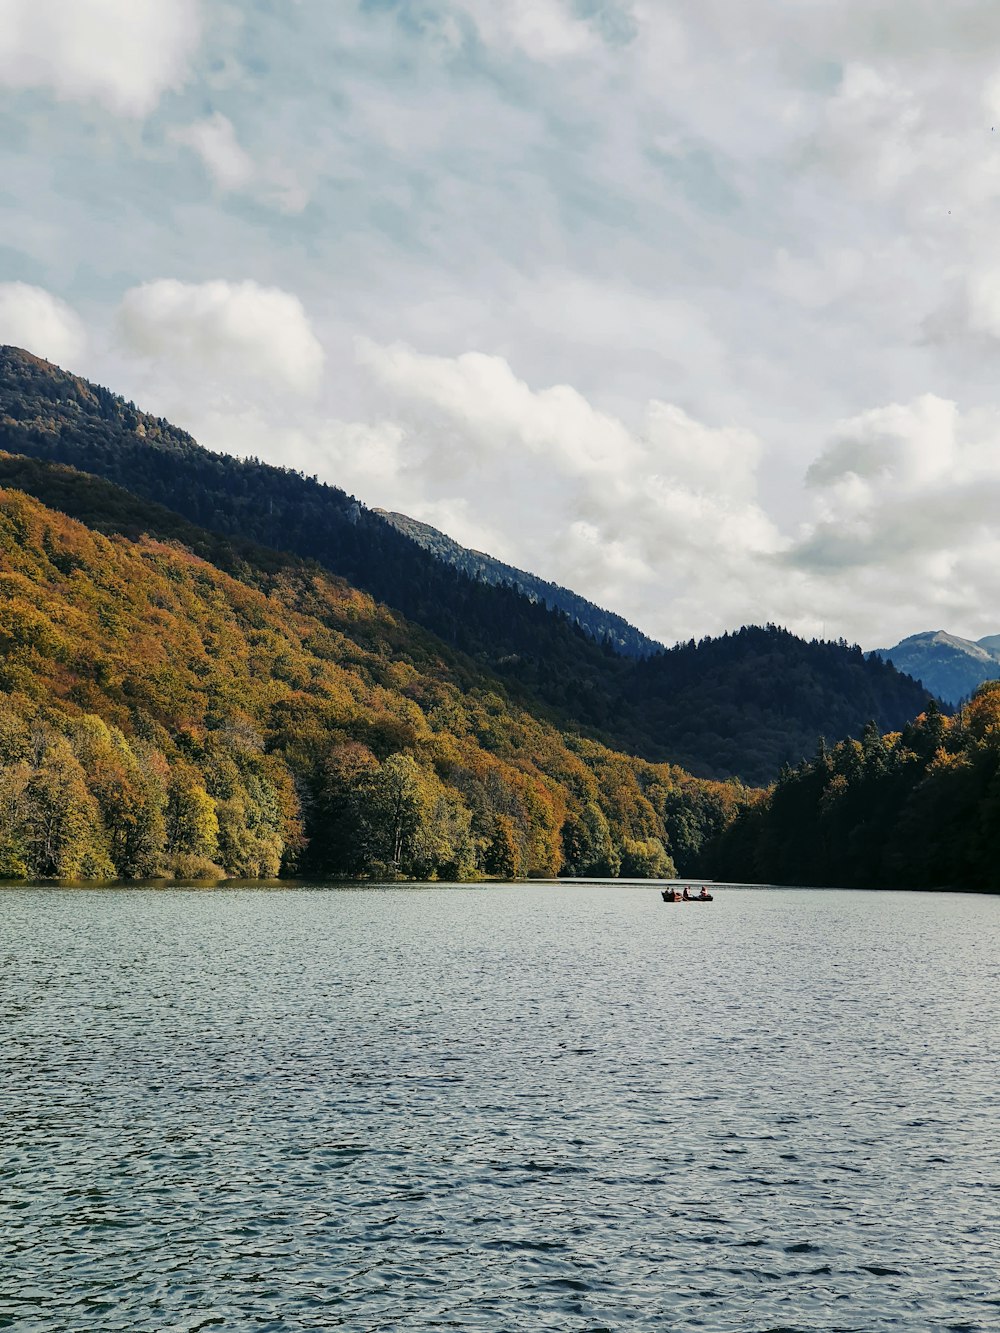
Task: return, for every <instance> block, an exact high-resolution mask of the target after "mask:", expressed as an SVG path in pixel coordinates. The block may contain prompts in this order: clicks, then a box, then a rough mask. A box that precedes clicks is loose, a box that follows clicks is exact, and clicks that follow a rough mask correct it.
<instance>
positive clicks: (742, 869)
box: [709, 681, 1000, 893]
mask: <svg viewBox="0 0 1000 1333" xmlns="http://www.w3.org/2000/svg"><path fill="white" fill-rule="evenodd" d="M709 855H710V857H711V861H712V865H713V868H714V871H715V873H716V874H717V875H720V876H723V877H725V876H727V875H733V876H737V877H739V878H740V879H750V880H763V881H768V882H772V883H778V884H804V885H827V886H833V885H845V886H848V887H857V888H941V887H949V888H956V889H966V890H970V889H971V890H978V891H989V892H993V893H997V892H1000V681H989V682H987V683H986V684H984V685H982V686H980V688H979V689H978V690H977V692H976V693H975V695H974V696H973V698H972V700H971V702H970V703H969V704H968V705H967V706H966V707H964V708H963V709H962V710H961V712H960V713H958V714H957V715H956V716H954V717H946V716H944V715H943V714H942V713H941V712H940V710H939V709H937V708H936V707H934V706H933V705H932V706H931V707H930V708H928V710H927V712H926V713H924V714H921V716H920V717H919V718H917V719H915V720H914V721H913V722H912V723H911V724H910V725H908V726H906V727H904V728H903V730H902V731H901V732H893V733H890V734H888V735H881V734H880V733H879V731H878V729H877V728H876V727H875V726H868V727H866V728H865V730H864V732H863V734H862V736H861V738H860V739H859V740H845V741H841V742H840V743H839V744H838V745H835V746H834V747H833V748H832V749H830V750H827V748H826V747H825V746H820V747H819V749H818V751H817V753H816V755H815V757H814V758H813V759H812V760H811V761H810V762H808V763H803V764H801V765H799V766H798V767H797V768H795V769H788V770H786V771H785V772H784V773H782V775H781V777H780V779H779V781H778V782H777V784H776V785H775V787H774V789H773V790H772V791H770V792H760V793H757V794H756V795H755V796H754V797H753V798H752V800H751V801H750V803H749V804H748V805H747V807H746V808H745V809H744V810H742V811H741V812H740V814H739V815H738V817H737V818H736V820H735V821H734V823H733V824H732V825H731V826H729V827H728V828H727V829H726V830H725V831H724V832H723V833H722V835H721V836H720V838H719V839H718V840H717V842H716V844H715V846H713V847H712V848H711V850H710V853H709Z"/></svg>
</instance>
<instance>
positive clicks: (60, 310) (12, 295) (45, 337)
mask: <svg viewBox="0 0 1000 1333" xmlns="http://www.w3.org/2000/svg"><path fill="white" fill-rule="evenodd" d="M86 341H87V339H86V333H85V330H84V326H83V323H82V321H81V320H80V318H79V316H78V315H77V314H76V312H75V311H73V310H71V309H70V307H69V306H68V305H66V304H65V302H63V301H60V300H59V299H58V298H57V297H55V296H52V295H51V293H49V292H47V291H44V290H43V289H42V288H41V287H30V286H29V285H28V284H27V283H24V282H5V283H0V343H11V344H13V345H14V346H15V347H23V348H25V349H26V350H27V351H29V352H34V353H35V355H36V356H41V357H44V358H45V359H46V360H47V361H54V362H56V363H57V364H58V365H62V366H67V367H69V368H70V369H72V367H73V365H74V363H75V362H77V361H78V360H79V358H80V357H81V355H82V354H83V349H84V346H85V345H86Z"/></svg>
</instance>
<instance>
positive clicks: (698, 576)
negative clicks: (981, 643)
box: [0, 0, 1000, 647]
mask: <svg viewBox="0 0 1000 1333" xmlns="http://www.w3.org/2000/svg"><path fill="white" fill-rule="evenodd" d="M0 341H4V342H13V343H16V344H18V345H21V346H25V347H28V348H29V349H31V350H32V351H34V352H37V353H39V354H40V355H43V356H46V357H48V358H49V359H51V360H54V361H56V362H58V363H59V364H61V365H63V366H65V367H66V368H67V369H72V370H75V371H77V372H79V373H82V374H85V375H87V376H89V377H90V378H93V379H96V380H98V381H100V382H102V383H105V384H108V385H109V386H110V387H112V388H114V389H115V390H117V391H118V392H121V393H123V394H125V396H126V397H129V398H134V399H135V400H136V401H137V402H138V403H139V404H140V405H141V406H143V407H145V408H147V409H148V410H151V411H153V412H156V413H159V414H162V415H165V416H167V417H169V418H170V419H171V420H173V421H175V422H176V423H177V424H179V425H181V426H184V427H186V428H187V429H189V430H190V431H192V433H193V434H195V435H196V437H197V438H198V439H199V440H200V441H201V442H202V443H203V444H205V445H207V446H209V447H211V448H215V449H224V450H227V451H229V452H233V453H246V454H255V455H257V456H259V457H262V458H266V459H268V460H271V461H274V462H279V463H285V464H287V465H289V466H292V467H296V468H302V469H303V470H305V471H307V472H309V473H314V472H315V473H317V474H318V475H319V476H320V477H321V478H323V479H325V480H329V481H332V482H335V483H337V484H338V485H340V486H343V487H345V488H346V489H347V490H349V491H352V492H353V493H354V494H356V495H357V496H358V497H359V499H361V500H362V501H363V502H364V503H366V504H368V505H372V506H375V505H381V506H385V507H388V508H393V509H400V510H403V511H405V512H407V513H409V514H412V515H414V516H416V517H418V518H423V519H425V520H427V521H429V522H431V523H434V524H435V525H436V526H438V527H440V528H443V529H444V530H445V531H447V532H448V533H450V534H451V535H452V536H454V537H456V538H457V539H458V540H460V541H462V542H464V543H466V544H468V545H471V546H476V547H478V548H480V549H484V550H487V551H489V552H491V553H492V554H494V555H496V556H498V557H500V558H502V559H504V560H508V561H510V562H511V563H514V564H517V565H521V566H523V567H526V568H528V569H531V570H533V571H535V572H536V573H538V574H540V575H542V576H543V577H545V578H550V579H554V580H556V581H558V582H560V583H564V584H566V585H568V586H570V587H572V588H574V589H576V590H577V591H579V592H581V593H583V594H585V595H586V596H588V597H591V598H592V599H594V600H595V601H597V602H599V603H601V604H603V605H605V606H608V607H611V608H612V609H614V610H617V611H619V612H621V613H622V614H624V615H626V616H627V617H628V618H629V619H631V620H632V621H633V622H634V623H636V624H637V625H639V626H640V627H641V628H642V629H644V630H645V631H646V632H647V633H650V634H652V635H654V636H656V637H658V638H661V639H663V640H665V641H667V642H673V641H674V640H676V639H678V638H687V637H689V636H692V635H694V636H699V635H702V634H706V633H717V632H721V631H722V630H725V629H730V628H734V627H736V626H738V625H739V624H741V623H749V622H763V621H776V622H778V623H780V624H784V625H788V626H789V627H791V628H793V629H795V630H797V631H799V632H801V633H805V634H807V635H812V634H823V635H825V636H826V637H831V638H835V637H839V636H844V637H846V638H848V639H850V640H852V641H854V640H856V641H858V642H860V643H861V644H862V645H864V646H865V647H874V646H879V645H884V644H891V643H894V642H895V641H896V640H897V639H899V638H901V637H902V636H904V635H906V634H910V633H914V632H916V631H918V630H923V629H942V628H943V629H948V630H950V631H951V632H953V633H957V634H961V635H965V636H969V637H976V638H978V637H979V636H981V635H984V634H988V633H989V634H993V633H997V632H1000V376H998V374H997V365H998V354H1000V5H998V4H997V3H996V0H949V3H947V4H942V3H941V0H766V2H765V0H73V3H72V4H68V3H67V0H0Z"/></svg>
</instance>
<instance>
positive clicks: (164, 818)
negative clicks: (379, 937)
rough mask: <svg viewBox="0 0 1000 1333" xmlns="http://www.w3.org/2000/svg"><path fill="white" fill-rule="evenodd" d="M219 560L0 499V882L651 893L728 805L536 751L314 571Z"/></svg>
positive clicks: (10, 492) (92, 491)
mask: <svg viewBox="0 0 1000 1333" xmlns="http://www.w3.org/2000/svg"><path fill="white" fill-rule="evenodd" d="M3 461H4V462H5V464H6V465H7V470H8V472H9V471H10V469H11V467H12V466H13V464H14V463H16V462H18V461H20V462H21V463H22V465H23V464H24V460H10V459H6V460H3ZM27 466H28V467H29V468H30V469H34V471H35V472H36V473H38V474H44V473H46V472H50V473H53V474H54V475H55V481H54V486H55V488H56V489H59V490H60V491H61V494H62V497H63V499H64V500H69V499H70V498H71V494H72V492H73V490H74V487H75V486H79V488H80V491H81V492H88V493H89V497H90V498H89V499H88V501H87V504H89V505H90V506H91V507H95V508H96V507H98V506H99V503H100V502H102V496H101V495H100V494H97V493H103V503H104V504H105V507H107V508H111V507H113V505H114V504H117V507H118V510H119V519H120V523H121V525H122V526H126V525H128V524H132V525H133V526H135V527H138V526H140V525H141V523H142V521H143V519H145V518H149V517H155V513H154V512H153V510H152V509H151V508H150V507H148V506H147V507H143V506H142V505H138V506H137V510H138V512H137V513H135V514H132V515H131V516H130V515H129V512H128V511H129V504H130V500H131V497H129V496H128V495H126V494H125V493H123V492H116V491H115V488H113V487H111V486H110V485H108V483H105V482H102V481H99V480H96V479H94V478H89V477H74V475H73V474H72V473H71V472H69V471H68V470H67V469H65V468H56V467H53V466H52V465H48V464H39V463H37V462H35V461H30V460H29V461H28V463H27ZM8 483H9V477H8ZM184 535H185V536H187V537H188V538H189V539H191V538H193V539H194V540H193V541H192V544H193V545H199V544H200V545H201V546H203V547H206V548H209V547H211V545H212V543H213V542H214V541H215V540H216V539H215V538H214V537H212V536H211V534H203V535H202V536H201V537H200V538H199V534H198V533H197V532H196V531H193V530H191V529H190V528H188V529H187V530H186V532H185V534H184ZM266 554H267V555H269V556H273V553H266ZM236 563H237V564H238V565H239V573H240V577H238V578H237V577H233V576H231V575H230V574H226V573H223V572H222V571H221V570H220V569H218V568H216V567H215V566H214V565H212V564H210V563H208V562H207V561H206V560H203V559H201V558H200V557H198V556H196V555H194V554H193V553H192V552H191V551H190V550H189V549H186V548H185V547H183V546H181V545H179V544H178V543H177V542H176V541H164V540H161V539H159V538H153V537H142V538H140V539H138V540H130V539H129V538H126V537H124V536H116V537H113V538H109V537H107V536H104V535H102V534H99V533H96V532H94V531H92V530H90V529H88V528H86V527H84V526H83V525H82V524H80V523H77V522H75V521H73V520H71V519H69V518H67V517H66V516H65V515H64V514H61V513H57V512H55V511H53V510H51V509H47V508H45V507H44V506H43V505H41V504H40V503H39V502H38V501H36V500H35V499H33V498H30V497H29V496H27V495H26V494H24V493H23V492H20V491H17V490H14V489H9V488H7V489H0V875H33V876H37V875H43V876H44V875H52V876H63V877H69V878H77V877H96V878H102V877H110V876H114V875H120V876H128V877H142V876H151V875H158V874H172V873H179V874H182V875H188V876H190V875H199V874H219V873H222V872H226V873H228V874H234V875H244V876H260V875H274V874H277V873H278V872H279V871H288V870H293V869H300V870H303V871H308V872H310V873H325V874H365V873H367V874H411V875H421V876H434V875H437V876H449V877H451V876H454V877H471V876H480V875H484V874H485V875H489V874H497V875H503V876H514V875H519V874H525V875H554V874H558V873H580V874H601V875H608V874H611V875H613V874H617V873H623V874H633V875H640V876H642V875H650V874H663V873H670V872H671V871H672V870H673V862H672V860H671V854H670V853H671V851H673V853H674V854H675V855H676V856H677V858H678V859H679V860H681V861H682V862H684V861H685V860H686V861H687V862H688V863H689V864H694V863H695V862H696V859H697V853H698V849H699V847H700V845H701V843H702V842H703V840H704V837H705V836H706V834H708V833H711V832H717V831H718V830H719V829H720V828H721V826H722V825H723V824H724V823H725V822H726V821H727V820H728V819H729V818H730V817H731V816H732V814H733V813H734V811H735V809H736V808H737V806H738V804H739V803H740V801H742V800H743V799H745V793H744V792H743V791H742V789H739V788H737V787H735V786H733V785H730V784H718V783H704V782H698V781H696V780H694V779H692V778H690V777H689V776H688V775H687V774H686V773H684V772H682V771H681V770H679V769H676V768H673V767H670V766H667V765H658V766H654V765H651V764H648V763H645V762H644V761H642V760H635V759H629V758H627V757H624V756H621V755H617V754H614V753H612V752H610V751H608V750H606V749H604V748H603V747H601V746H599V745H596V744H595V743H593V742H590V741H584V740H579V739H573V738H565V737H563V736H561V735H559V733H558V732H557V731H555V730H554V729H553V728H552V727H551V726H549V725H547V724H546V723H544V722H542V721H540V720H538V719H537V718H534V717H532V716H531V715H530V714H528V713H526V712H525V711H524V710H522V709H519V708H517V707H515V706H513V705H512V704H511V703H510V702H509V701H508V700H507V699H506V698H505V697H504V694H503V692H502V687H500V688H496V687H495V682H491V681H490V680H489V679H488V678H485V677H483V676H482V675H479V676H477V675H476V674H475V673H474V672H473V670H472V668H471V666H466V665H464V664H463V663H462V661H461V659H459V658H458V657H456V656H454V655H450V654H449V651H448V650H446V649H445V650H442V645H440V644H439V643H438V642H437V641H435V640H434V639H433V638H432V637H431V636H430V635H427V634H426V633H425V632H423V631H421V630H419V629H415V628H414V627H412V626H409V625H407V624H406V623H405V622H404V621H402V620H400V619H399V618H398V617H396V616H394V615H393V614H392V613H391V612H390V611H388V610H387V609H386V608H384V607H381V606H379V605H378V604H376V603H375V602H373V601H372V599H371V598H370V597H368V596H366V595H365V594H363V593H360V592H358V591H357V590H355V589H352V588H350V587H349V586H348V585H347V584H345V583H344V582H343V581H341V580H337V579H334V578H331V577H330V576H329V575H327V574H326V573H325V572H323V571H321V570H319V569H318V568H316V567H309V566H307V565H304V564H303V563H302V562H300V561H294V560H291V559H284V560H274V559H272V560H271V562H270V564H269V565H267V566H265V567H261V566H258V565H256V564H255V563H254V560H253V552H252V550H251V549H250V548H248V547H247V548H244V550H243V552H242V555H241V557H240V559H239V561H237V562H236ZM668 849H669V850H668Z"/></svg>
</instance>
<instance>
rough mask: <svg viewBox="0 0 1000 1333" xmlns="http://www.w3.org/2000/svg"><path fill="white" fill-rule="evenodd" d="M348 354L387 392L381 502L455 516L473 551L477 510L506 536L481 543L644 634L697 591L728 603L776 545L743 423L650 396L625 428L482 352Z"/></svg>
mask: <svg viewBox="0 0 1000 1333" xmlns="http://www.w3.org/2000/svg"><path fill="white" fill-rule="evenodd" d="M359 358H360V360H361V363H362V365H363V366H364V367H365V368H366V369H367V371H368V372H369V373H370V374H371V375H372V376H373V377H374V379H375V380H376V381H377V383H378V384H379V385H380V386H381V387H382V388H383V389H385V390H387V391H388V392H389V393H390V394H391V395H392V396H393V398H394V399H395V400H396V406H395V409H394V410H395V412H396V414H397V415H396V418H395V419H396V420H397V421H398V422H399V424H400V427H401V432H402V443H401V446H400V453H401V456H402V458H403V460H404V471H403V477H402V479H403V480H404V481H405V482H406V483H407V484H408V486H409V492H408V495H407V496H404V497H402V498H400V499H398V500H397V501H396V502H395V503H394V504H393V503H392V502H389V504H390V507H396V508H404V509H408V512H411V513H413V512H415V513H416V514H417V516H419V517H428V518H430V521H434V520H433V518H432V517H431V515H432V514H433V515H436V516H438V517H440V516H441V515H442V514H444V515H447V514H448V513H449V512H450V513H453V514H456V515H458V516H459V517H460V519H461V539H462V540H463V541H466V542H469V543H470V544H471V545H474V546H479V547H480V548H483V547H484V546H485V545H486V542H488V540H489V538H488V535H484V536H481V537H480V538H479V539H478V540H476V536H477V529H476V523H477V522H478V523H479V524H480V525H481V529H482V532H483V534H489V533H501V534H506V538H507V546H508V549H507V550H504V551H500V552H496V551H494V552H491V553H497V554H500V555H502V556H503V557H505V558H507V559H509V560H513V562H514V563H516V564H520V565H521V566H522V567H525V568H528V569H531V570H533V571H534V572H536V573H538V574H540V575H541V576H542V577H545V578H549V579H552V580H554V581H556V582H559V583H563V584H565V585H567V586H569V587H572V588H574V589H576V590H577V591H580V592H582V593H583V594H584V595H586V596H588V597H590V598H592V599H593V600H594V601H596V602H598V603H600V604H602V605H604V606H611V607H613V608H615V609H617V610H619V611H620V612H622V613H623V614H625V615H628V616H631V617H632V618H633V619H634V620H636V621H638V622H639V623H640V625H641V627H642V628H644V629H646V630H648V631H649V632H650V633H653V634H657V635H659V636H661V637H666V638H671V637H685V636H686V635H687V634H688V633H689V632H694V626H696V624H697V620H698V617H699V616H700V615H701V614H703V611H702V609H701V608H702V607H703V606H704V604H705V603H707V602H709V601H710V602H711V604H712V606H713V613H719V612H721V611H722V609H723V608H725V607H728V608H733V607H734V606H735V605H736V604H737V603H738V602H739V599H740V598H741V597H743V596H744V595H745V592H744V585H745V583H746V580H747V574H748V569H749V568H750V567H751V566H755V567H757V568H758V570H760V569H761V568H762V562H766V561H768V560H769V559H770V558H771V556H772V555H773V554H774V553H775V552H776V551H778V550H780V549H781V547H782V544H783V542H782V538H781V536H780V533H779V532H778V531H777V529H776V528H775V526H774V524H773V523H772V522H771V520H769V519H768V518H767V516H766V515H765V514H764V513H763V512H762V510H761V509H760V508H759V506H758V504H757V503H756V499H755V489H756V469H757V466H758V463H759V460H760V456H761V446H760V442H759V441H758V440H757V439H756V438H755V437H754V436H753V435H752V434H751V433H750V432H748V431H743V430H737V429H731V428H725V427H722V428H719V427H710V426H707V425H705V424H704V423H701V422H698V421H696V420H695V419H693V418H692V417H691V416H690V415H689V414H688V413H686V412H685V411H683V410H682V409H681V408H679V407H677V406H676V405H673V404H669V403H664V402H659V401H653V402H651V403H649V404H648V406H647V410H646V413H645V417H644V421H643V425H642V428H641V429H640V430H631V429H630V428H629V427H628V426H627V425H626V424H625V423H624V422H623V421H622V420H620V419H619V418H618V417H616V416H614V415H613V414H611V413H608V412H605V411H601V410H599V409H597V408H596V407H594V405H593V404H592V403H590V402H589V401H588V400H587V399H586V398H585V397H584V396H583V395H582V394H580V393H579V392H578V391H577V390H575V389H573V388H571V387H570V386H567V385H555V386H550V387H546V388H541V389H534V388H532V387H530V386H529V385H528V384H527V383H526V382H525V381H523V380H521V379H520V378H518V376H516V375H515V374H514V372H513V370H512V369H511V367H510V365H509V364H508V363H507V362H506V361H505V360H504V359H503V358H501V357H495V356H486V355H483V354H481V353H464V354H462V355H459V356H457V357H441V356H428V355H426V354H422V353H418V352H416V351H414V350H413V349H412V348H409V347H406V346H403V345H399V344H395V345H390V346H379V345H376V344H374V343H371V342H362V343H361V344H360V345H359ZM390 410H393V409H390ZM515 551H516V556H515V554H514V552H515ZM654 589H655V590H656V602H655V603H651V602H650V595H651V592H652V590H654Z"/></svg>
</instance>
